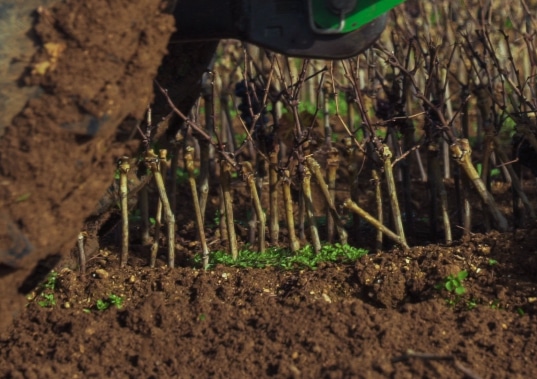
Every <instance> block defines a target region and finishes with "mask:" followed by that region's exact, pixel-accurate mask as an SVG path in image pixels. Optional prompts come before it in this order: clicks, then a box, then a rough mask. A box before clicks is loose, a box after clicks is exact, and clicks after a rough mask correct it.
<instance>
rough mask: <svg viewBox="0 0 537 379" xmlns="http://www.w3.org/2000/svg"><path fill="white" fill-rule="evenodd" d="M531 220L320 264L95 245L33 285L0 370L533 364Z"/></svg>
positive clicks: (284, 372)
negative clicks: (207, 264)
mask: <svg viewBox="0 0 537 379" xmlns="http://www.w3.org/2000/svg"><path fill="white" fill-rule="evenodd" d="M536 232H537V229H536V228H535V227H530V228H529V229H525V230H518V231H516V232H511V233H507V234H500V233H496V232H492V233H488V234H485V235H472V236H471V237H470V238H469V239H468V240H466V241H465V242H458V243H454V244H453V245H451V246H442V245H429V246H427V247H414V248H412V249H410V250H408V251H402V250H398V249H394V250H392V251H387V252H383V253H382V254H369V255H366V256H364V257H362V258H361V259H360V260H358V261H357V262H355V263H353V264H335V263H330V264H321V265H320V266H319V267H318V268H317V269H316V270H310V269H296V270H290V271H284V270H280V269H275V268H264V269H244V268H243V269H238V268H234V267H228V266H216V267H215V268H213V269H212V270H209V271H203V270H200V269H195V268H192V267H180V268H176V269H168V268H166V267H158V268H154V269H151V268H146V267H144V266H145V260H144V259H142V258H136V257H133V258H132V259H131V262H130V264H129V266H128V267H127V268H124V269H121V268H119V262H118V258H117V257H118V254H117V253H115V252H113V253H111V252H109V251H107V250H106V249H103V250H101V251H100V253H99V254H98V255H97V256H95V257H94V258H92V259H91V260H90V262H89V267H88V272H87V274H86V276H85V277H81V276H80V275H79V274H78V272H77V271H76V270H74V269H71V268H68V267H67V266H65V265H64V268H61V267H60V268H58V270H57V275H56V276H55V277H54V276H53V277H49V279H48V281H46V282H45V283H44V285H43V286H41V288H39V289H37V290H36V291H35V292H34V293H33V294H31V296H30V300H29V302H28V306H27V307H26V309H25V310H24V312H23V313H22V314H20V315H19V317H18V318H17V319H16V321H15V322H14V324H13V325H12V326H11V327H10V328H9V329H8V330H4V331H3V332H2V334H1V338H0V377H3V378H90V377H98V378H103V377H112V378H172V377H175V378H189V377H190V378H208V377H214V378H229V377H235V378H252V377H257V378H265V377H277V378H472V379H474V378H532V377H537V364H536V363H535V360H534V357H535V354H536V353H537V323H536V320H535V319H536V317H537V291H536V287H537V286H536V278H537V276H536V273H537V255H536V242H537V233H536ZM51 288H53V290H51ZM49 294H52V295H53V296H52V297H51V296H48V295H49Z"/></svg>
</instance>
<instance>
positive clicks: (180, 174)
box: [175, 167, 200, 184]
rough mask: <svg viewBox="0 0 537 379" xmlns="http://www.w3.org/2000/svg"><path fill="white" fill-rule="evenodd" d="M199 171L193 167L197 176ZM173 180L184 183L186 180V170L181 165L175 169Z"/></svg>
mask: <svg viewBox="0 0 537 379" xmlns="http://www.w3.org/2000/svg"><path fill="white" fill-rule="evenodd" d="M199 173H200V170H199V168H197V167H196V168H195V169H194V176H198V175H199ZM175 180H176V181H177V184H185V183H186V182H187V180H188V172H187V171H186V170H184V169H183V168H181V167H178V168H177V170H176V171H175Z"/></svg>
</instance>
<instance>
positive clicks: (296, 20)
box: [172, 0, 403, 59]
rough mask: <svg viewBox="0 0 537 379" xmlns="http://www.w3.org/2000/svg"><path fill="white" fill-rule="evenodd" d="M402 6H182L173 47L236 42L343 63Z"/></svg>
mask: <svg viewBox="0 0 537 379" xmlns="http://www.w3.org/2000/svg"><path fill="white" fill-rule="evenodd" d="M402 2H403V0H196V1H187V0H182V1H178V4H177V5H176V7H175V10H174V15H175V18H176V19H177V25H178V31H177V33H176V35H175V36H174V37H173V39H172V42H185V41H196V40H210V39H223V38H234V39H239V40H242V41H245V42H250V43H253V44H255V45H258V46H261V47H265V48H267V49H270V50H273V51H277V52H279V53H283V54H286V55H291V56H299V57H309V58H324V59H342V58H348V57H351V56H354V55H357V54H359V53H360V52H362V51H363V50H365V49H367V48H368V47H369V46H370V45H371V44H372V43H373V42H374V41H375V40H376V39H377V38H378V37H379V35H380V33H381V32H382V31H383V30H384V27H385V24H386V12H388V11H389V10H390V9H391V8H393V7H395V6H396V5H398V4H400V3H402Z"/></svg>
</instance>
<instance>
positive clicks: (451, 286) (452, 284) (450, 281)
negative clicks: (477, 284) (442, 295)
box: [444, 270, 468, 295]
mask: <svg viewBox="0 0 537 379" xmlns="http://www.w3.org/2000/svg"><path fill="white" fill-rule="evenodd" d="M467 277H468V271H466V270H465V271H461V272H459V273H458V274H457V275H453V274H451V275H449V276H448V277H447V278H446V279H445V282H444V288H445V289H446V290H447V291H448V292H453V293H455V294H457V295H464V294H465V293H466V288H465V287H464V284H463V281H464V280H465V279H466V278H467Z"/></svg>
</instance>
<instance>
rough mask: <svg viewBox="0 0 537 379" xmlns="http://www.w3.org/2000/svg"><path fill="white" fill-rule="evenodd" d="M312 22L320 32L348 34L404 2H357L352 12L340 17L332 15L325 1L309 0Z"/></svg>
mask: <svg viewBox="0 0 537 379" xmlns="http://www.w3.org/2000/svg"><path fill="white" fill-rule="evenodd" d="M310 1H311V5H312V16H313V21H314V22H315V24H316V25H317V27H318V28H319V29H320V30H325V31H334V32H336V31H337V33H349V32H352V31H354V30H356V29H359V28H360V27H362V26H364V25H365V24H367V23H369V22H371V21H373V20H374V19H376V18H378V17H380V16H381V15H383V14H384V13H386V12H388V11H389V10H390V9H392V8H395V7H396V6H397V5H399V4H401V3H402V2H404V0H358V1H357V2H356V6H355V7H354V9H353V10H352V11H350V12H349V13H347V14H345V15H343V19H342V18H341V16H339V15H336V14H334V13H333V12H332V11H330V9H329V8H328V6H327V5H326V1H325V0H310ZM342 21H343V22H342Z"/></svg>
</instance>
